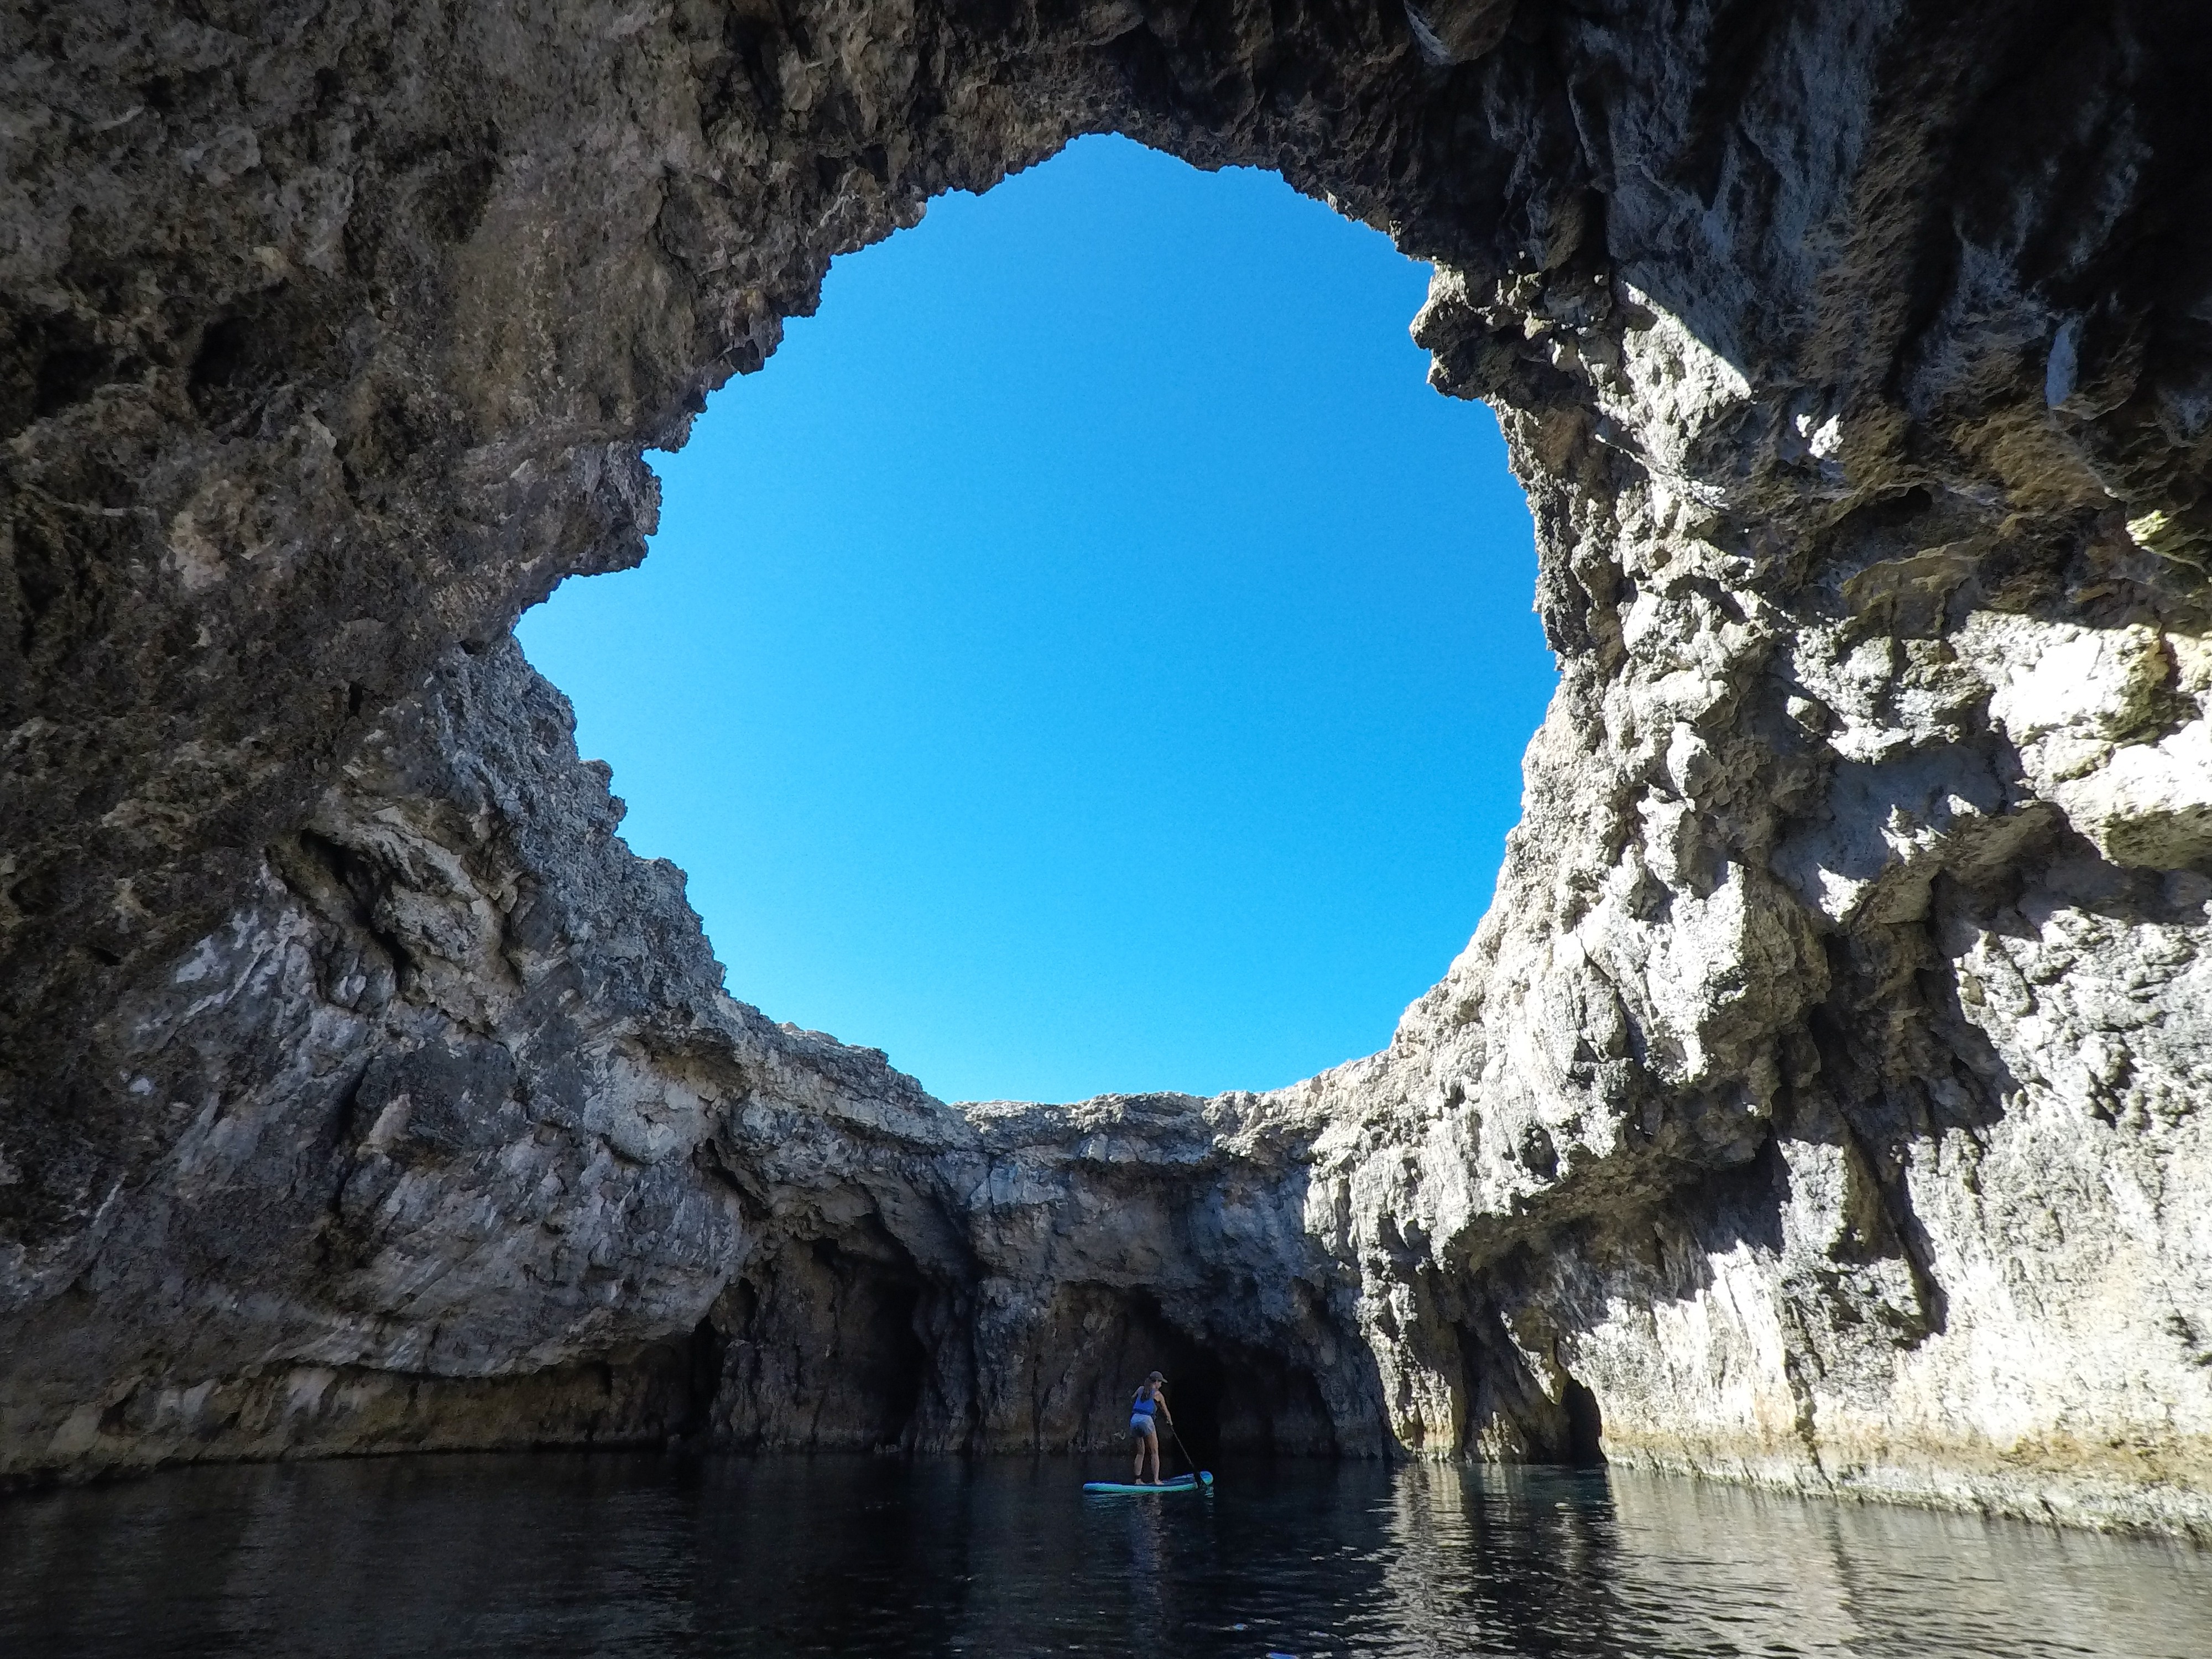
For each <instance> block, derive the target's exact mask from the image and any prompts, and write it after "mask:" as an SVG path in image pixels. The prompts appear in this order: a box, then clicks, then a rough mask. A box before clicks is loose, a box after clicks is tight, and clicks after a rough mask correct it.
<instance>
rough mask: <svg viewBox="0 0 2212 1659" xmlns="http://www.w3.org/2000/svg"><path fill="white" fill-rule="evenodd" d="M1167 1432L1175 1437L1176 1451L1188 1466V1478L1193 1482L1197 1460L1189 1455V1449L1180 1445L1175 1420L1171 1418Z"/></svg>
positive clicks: (1196, 1475)
mask: <svg viewBox="0 0 2212 1659" xmlns="http://www.w3.org/2000/svg"><path fill="white" fill-rule="evenodd" d="M1168 1432H1169V1433H1170V1434H1171V1435H1174V1436H1175V1443H1176V1450H1177V1451H1179V1452H1181V1453H1182V1461H1183V1462H1186V1463H1188V1464H1189V1465H1190V1478H1191V1479H1192V1480H1197V1479H1198V1460H1197V1459H1196V1458H1195V1457H1193V1456H1192V1455H1190V1448H1189V1447H1188V1446H1186V1445H1184V1444H1183V1443H1182V1434H1181V1432H1180V1431H1177V1429H1176V1425H1175V1419H1173V1418H1172V1417H1170V1419H1168Z"/></svg>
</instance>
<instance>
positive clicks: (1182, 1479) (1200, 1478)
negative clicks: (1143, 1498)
mask: <svg viewBox="0 0 2212 1659" xmlns="http://www.w3.org/2000/svg"><path fill="white" fill-rule="evenodd" d="M1212 1484H1213V1477H1212V1475H1211V1474H1207V1473H1206V1471H1205V1470H1204V1469H1200V1471H1199V1472H1198V1473H1197V1474H1178V1475H1176V1477H1174V1479H1172V1480H1163V1481H1162V1482H1161V1483H1160V1484H1159V1485H1158V1486H1139V1485H1138V1484H1137V1483H1136V1482H1135V1481H1133V1480H1086V1481H1085V1482H1084V1483H1083V1490H1084V1491H1085V1492H1204V1491H1205V1490H1206V1488H1207V1487H1208V1486H1212Z"/></svg>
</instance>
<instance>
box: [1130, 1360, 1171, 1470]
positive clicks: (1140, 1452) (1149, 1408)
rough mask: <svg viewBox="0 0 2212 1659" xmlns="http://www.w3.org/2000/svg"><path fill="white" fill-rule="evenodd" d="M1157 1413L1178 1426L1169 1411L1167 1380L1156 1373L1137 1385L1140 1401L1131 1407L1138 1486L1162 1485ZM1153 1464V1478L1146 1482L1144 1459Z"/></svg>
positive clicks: (1131, 1404) (1132, 1437) (1131, 1425)
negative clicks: (1135, 1445)
mask: <svg viewBox="0 0 2212 1659" xmlns="http://www.w3.org/2000/svg"><path fill="white" fill-rule="evenodd" d="M1155 1412H1157V1413H1159V1415H1161V1416H1162V1417H1164V1418H1165V1419H1167V1420H1168V1425H1169V1426H1170V1428H1172V1427H1173V1426H1174V1425H1175V1413H1173V1412H1171V1411H1170V1410H1169V1409H1168V1380H1167V1378H1165V1377H1164V1376H1161V1375H1160V1374H1159V1373H1158V1371H1154V1372H1153V1373H1152V1375H1151V1376H1148V1377H1146V1379H1145V1380H1144V1381H1143V1382H1142V1383H1139V1384H1138V1385H1137V1397H1136V1399H1134V1400H1133V1401H1131V1402H1130V1404H1129V1437H1130V1438H1131V1439H1133V1440H1134V1441H1135V1442H1136V1443H1137V1475H1136V1484H1137V1485H1139V1486H1158V1485H1159V1484H1160V1431H1159V1425H1158V1424H1156V1423H1154V1422H1153V1421H1152V1414H1153V1413H1155ZM1147 1456H1150V1457H1151V1459H1152V1479H1151V1480H1146V1479H1145V1459H1146V1457H1147Z"/></svg>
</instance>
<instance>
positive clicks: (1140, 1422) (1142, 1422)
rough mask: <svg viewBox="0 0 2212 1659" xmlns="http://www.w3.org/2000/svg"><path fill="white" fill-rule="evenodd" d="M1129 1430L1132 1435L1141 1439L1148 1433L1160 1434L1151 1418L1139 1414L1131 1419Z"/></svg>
mask: <svg viewBox="0 0 2212 1659" xmlns="http://www.w3.org/2000/svg"><path fill="white" fill-rule="evenodd" d="M1129 1432H1130V1434H1131V1435H1132V1436H1134V1437H1137V1438H1139V1439H1141V1438H1142V1437H1145V1436H1146V1435H1148V1434H1158V1432H1159V1431H1158V1429H1156V1428H1154V1427H1153V1426H1152V1419H1151V1418H1149V1417H1143V1416H1138V1417H1133V1418H1131V1419H1129Z"/></svg>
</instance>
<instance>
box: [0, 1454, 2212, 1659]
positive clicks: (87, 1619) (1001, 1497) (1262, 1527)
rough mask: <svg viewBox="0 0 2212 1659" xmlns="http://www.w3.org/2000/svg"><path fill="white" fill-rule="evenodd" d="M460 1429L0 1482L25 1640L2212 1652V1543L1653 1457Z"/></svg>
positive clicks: (374, 1651) (605, 1646)
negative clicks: (1811, 1497)
mask: <svg viewBox="0 0 2212 1659" xmlns="http://www.w3.org/2000/svg"><path fill="white" fill-rule="evenodd" d="M1094 1473H1097V1471H1095V1470H1086V1469H1085V1468H1081V1467H1079V1466H1078V1465H1077V1464H1075V1463H1073V1462H1063V1461H1060V1460H1052V1459H1045V1460H1038V1461H1036V1462H1013V1461H987V1462H976V1463H972V1464H969V1463H959V1462H922V1463H916V1464H906V1463H900V1462H887V1461H879V1460H872V1459H866V1458H852V1459H842V1458H813V1459H807V1458H765V1459H758V1460H739V1459H732V1460H727V1461H722V1460H709V1461H708V1462H703V1463H702V1462H678V1461H675V1460H665V1459H661V1458H658V1457H653V1456H642V1455H641V1456H628V1455H602V1456H596V1457H575V1456H565V1455H547V1456H537V1457H444V1458H408V1459H391V1460H382V1461H376V1462H359V1463H335V1464H305V1465H293V1466H277V1467H273V1468H238V1469H210V1470H196V1471H186V1472H181V1473H179V1474H170V1475H165V1476H161V1477H158V1478H156V1479H154V1480H145V1481H140V1482H137V1483H133V1484H129V1485H121V1486H112V1487H107V1488H103V1489H96V1490H92V1491H85V1492H62V1493H54V1494H49V1495H46V1496H40V1497H33V1498H15V1499H11V1500H8V1501H6V1502H4V1503H0V1653H4V1654H8V1655H11V1656H12V1655H15V1654H25V1655H39V1656H42V1659H43V1656H57V1659H61V1656H70V1655H77V1654H100V1655H106V1654H129V1655H131V1656H133V1659H138V1656H155V1655H213V1654H233V1653H240V1652H249V1651H250V1652H254V1653H268V1654H314V1655H332V1656H353V1655H362V1656H369V1655H401V1654H405V1655H418V1654H469V1655H486V1656H522V1655H529V1656H532V1659H544V1656H554V1655H570V1654H602V1653H604V1654H616V1653H619V1654H623V1655H701V1656H706V1655H737V1654H744V1655H749V1656H783V1655H799V1654H836V1655H885V1656H907V1655H924V1654H927V1655H943V1654H953V1653H957V1654H963V1655H972V1656H1000V1655H1005V1656H1012V1655H1022V1656H1033V1655H1042V1654H1048V1653H1049V1654H1065V1653H1070V1652H1079V1653H1085V1654H1090V1655H1125V1654H1127V1655H1133V1654H1138V1653H1144V1654H1148V1655H1184V1654H1189V1655H1198V1656H1236V1659H1262V1656H1264V1655H1265V1654H1267V1653H1268V1652H1270V1651H1273V1652H1277V1653H1290V1654H1294V1655H1297V1656H1299V1659H1315V1656H1319V1655H1323V1654H1328V1655H1353V1654H1358V1655H1377V1656H1393V1659H1395V1656H1407V1659H1411V1656H1423V1659H1427V1656H1437V1655H1474V1656H1490V1655H1498V1656H1504V1655H1516V1656H1528V1659H1550V1656H1563V1659H1564V1656H1589V1659H1631V1656H1634V1659H1673V1656H1690V1655H1698V1656H1705V1655H1735V1654H1797V1655H1823V1654H1833V1655H1865V1656H1892V1655H1893V1656H1899V1659H1905V1656H1911V1659H1923V1656H1925V1659H1952V1656H1965V1655H1984V1654H1986V1655H2003V1656H2008V1659H2009V1656H2045V1655H2048V1656H2057V1655H2111V1656H2126V1659H2203V1656H2205V1655H2207V1654H2212V1556H2207V1555H2203V1554H2200V1553H2195V1552H2191V1551H2189V1550H2187V1549H2183V1548H2177V1547H2169V1546H2166V1545H2161V1544H2156V1543H2149V1542H2144V1541H2130V1540H2118V1539H2108V1538H2099V1537H2094V1536H2091V1535H2087V1534H2063V1533H2055V1532H2051V1531H2046V1530H2043V1529H2039V1528H2030V1527H2027V1526H2023V1525H2018V1524H2015V1523H2009V1522H1984V1521H1981V1520H1978V1519H1973V1518H1970V1517H1964V1516H1941V1515H1928V1514H1922V1513H1920V1512H1918V1511H1915V1510H1894V1509H1886V1508H1881V1507H1875V1506H1870V1505H1869V1506H1857V1505H1844V1504H1823V1503H1811V1502H1804V1501H1800V1500H1796V1499H1793V1498H1783V1497H1778V1496H1772V1495H1767V1494H1761V1493H1756V1492H1740V1491H1735V1490H1733V1489H1730V1488H1727V1487H1721V1486H1702V1485H1698V1484H1695V1483H1691V1482H1686V1481H1674V1480H1659V1479H1653V1478H1649V1477H1637V1476H1632V1475H1623V1474H1613V1475H1607V1474H1605V1473H1603V1472H1583V1471H1568V1470H1526V1471H1508V1472H1491V1471H1472V1470H1463V1469H1458V1468H1430V1467H1415V1468H1401V1469H1396V1470H1391V1469H1386V1468H1381V1467H1378V1466H1373V1465H1361V1464H1326V1463H1304V1462H1283V1463H1274V1464H1268V1463H1256V1464H1253V1465H1249V1466H1246V1467H1242V1468H1238V1467H1233V1466H1232V1467H1231V1468H1227V1469H1225V1470H1224V1471H1222V1480H1221V1482H1220V1485H1219V1486H1218V1488H1217V1489H1216V1491H1215V1492H1214V1493H1213V1494H1212V1496H1211V1497H1198V1496H1188V1495H1183V1496H1176V1497H1172V1498H1085V1497H1083V1496H1082V1495H1081V1494H1080V1493H1079V1492H1078V1491H1077V1490H1076V1489H1077V1487H1078V1486H1079V1483H1080V1481H1081V1480H1083V1479H1084V1478H1085V1475H1086V1474H1094Z"/></svg>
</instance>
